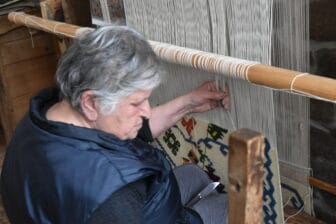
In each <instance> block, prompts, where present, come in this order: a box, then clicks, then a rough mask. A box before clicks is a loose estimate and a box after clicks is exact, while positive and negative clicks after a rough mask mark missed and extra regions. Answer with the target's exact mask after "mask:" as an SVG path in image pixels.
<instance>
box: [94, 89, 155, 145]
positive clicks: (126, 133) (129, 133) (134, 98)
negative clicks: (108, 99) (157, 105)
mask: <svg viewBox="0 0 336 224" xmlns="http://www.w3.org/2000/svg"><path fill="white" fill-rule="evenodd" d="M151 93H152V91H150V90H138V91H135V92H134V93H133V94H132V95H130V96H127V97H125V98H123V99H121V100H120V102H119V103H118V104H117V106H116V108H115V110H114V111H113V112H112V113H110V114H107V115H102V114H99V115H98V119H97V120H96V128H97V129H99V130H102V131H105V132H108V133H111V134H113V135H115V136H117V137H118V138H119V139H121V140H126V139H133V138H135V137H136V136H137V134H138V131H139V129H140V128H141V127H142V120H143V118H147V119H149V118H150V116H151V107H150V104H149V102H148V98H149V96H150V94H151Z"/></svg>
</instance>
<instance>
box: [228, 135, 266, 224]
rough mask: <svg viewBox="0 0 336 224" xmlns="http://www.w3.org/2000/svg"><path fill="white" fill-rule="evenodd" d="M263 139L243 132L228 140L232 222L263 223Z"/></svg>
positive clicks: (241, 223) (239, 223)
mask: <svg viewBox="0 0 336 224" xmlns="http://www.w3.org/2000/svg"><path fill="white" fill-rule="evenodd" d="M263 160H264V137H263V136H262V134H260V133H258V132H255V131H252V130H249V129H240V130H238V131H236V132H234V133H232V134H231V135H230V137H229V223H230V224H247V223H250V224H259V223H262V195H263V167H264V162H263Z"/></svg>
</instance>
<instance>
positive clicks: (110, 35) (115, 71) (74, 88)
mask: <svg viewBox="0 0 336 224" xmlns="http://www.w3.org/2000/svg"><path fill="white" fill-rule="evenodd" d="M56 81H57V84H58V86H59V88H60V91H61V96H62V97H63V98H64V99H66V100H67V101H68V102H69V103H70V104H71V105H72V107H73V108H75V109H76V110H78V111H81V105H80V100H81V95H82V93H83V92H84V91H86V90H92V91H93V93H94V95H95V100H97V102H98V103H99V106H100V110H101V112H103V113H109V112H112V111H113V110H114V109H115V106H116V104H117V103H118V102H119V101H120V99H121V98H123V97H126V96H129V95H131V94H132V93H134V91H137V90H152V89H153V88H155V87H157V86H158V85H159V83H160V66H159V61H158V59H157V57H156V55H155V53H154V52H153V50H152V48H151V46H150V45H149V43H148V42H147V41H146V40H145V38H144V37H143V36H142V35H140V34H139V33H137V32H136V31H134V30H131V29H130V28H127V27H124V26H106V27H102V28H99V29H97V30H95V31H93V32H90V33H85V34H83V35H82V36H81V37H79V38H78V39H76V40H74V43H73V44H72V45H71V47H69V49H68V50H67V51H66V52H65V53H64V55H63V56H62V58H61V60H60V62H59V65H58V68H57V71H56Z"/></svg>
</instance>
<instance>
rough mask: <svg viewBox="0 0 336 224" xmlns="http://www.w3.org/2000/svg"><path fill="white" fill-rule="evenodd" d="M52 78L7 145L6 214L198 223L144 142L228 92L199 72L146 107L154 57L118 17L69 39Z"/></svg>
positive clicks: (16, 219) (50, 219) (155, 70)
mask: <svg viewBox="0 0 336 224" xmlns="http://www.w3.org/2000/svg"><path fill="white" fill-rule="evenodd" d="M56 80H57V84H58V88H55V89H48V90H44V91H42V92H41V93H39V94H38V95H37V96H35V97H34V98H33V99H32V100H31V104H30V110H29V113H27V114H26V115H25V117H24V118H23V120H22V121H21V122H20V124H19V125H18V127H17V129H16V131H15V134H14V135H13V138H12V141H11V142H10V144H9V146H8V149H7V153H6V158H5V162H4V165H3V171H2V176H1V193H2V196H3V201H4V205H5V209H6V211H7V214H8V217H9V219H10V221H11V222H12V223H13V224H16V223H43V224H45V223H62V224H64V223H71V224H75V223H76V224H79V223H156V224H158V223H160V224H161V223H202V218H201V217H200V215H199V213H197V212H196V211H194V210H193V209H190V208H187V207H185V206H183V204H182V202H181V194H182V193H183V192H180V189H179V186H178V183H177V180H176V177H175V175H174V173H173V172H172V171H171V169H170V165H169V163H168V161H167V160H166V159H165V157H164V156H163V154H162V153H161V152H160V151H159V150H157V149H156V148H154V147H153V146H151V145H150V144H148V142H150V141H152V138H153V137H157V136H158V135H160V134H161V133H162V132H163V131H165V130H166V129H167V128H169V127H171V126H172V125H173V124H174V123H175V122H176V121H178V120H179V119H180V118H182V117H183V116H184V115H186V114H188V113H191V112H203V111H207V110H210V109H212V108H214V107H217V106H218V105H219V103H218V102H220V101H222V102H223V103H224V105H225V106H227V105H228V102H227V101H228V100H227V98H228V97H227V96H226V94H224V93H223V92H219V91H217V90H216V88H215V86H214V84H213V83H212V82H207V83H204V84H203V85H201V86H200V87H198V88H197V89H195V90H193V91H191V92H190V93H188V94H186V95H183V96H181V97H178V98H176V99H174V100H172V101H170V102H168V103H166V104H163V105H161V106H158V107H155V108H153V109H152V108H151V106H150V104H149V102H148V98H149V97H150V95H151V93H152V90H153V89H154V88H155V87H157V86H158V85H159V83H160V67H159V63H158V59H157V58H156V56H155V54H154V52H153V50H152V49H151V47H150V45H149V44H148V42H147V41H146V40H145V39H144V38H143V37H142V36H141V35H140V34H138V33H136V32H135V31H133V30H130V29H129V28H126V27H103V28H100V29H98V30H96V31H93V32H91V33H87V34H85V35H82V36H81V37H80V38H78V39H77V40H75V41H74V43H73V45H72V46H71V47H70V48H69V49H68V50H67V52H66V53H65V54H64V55H63V57H62V59H61V60H60V63H59V66H58V69H57V72H56ZM203 219H204V218H203ZM223 222H224V221H223Z"/></svg>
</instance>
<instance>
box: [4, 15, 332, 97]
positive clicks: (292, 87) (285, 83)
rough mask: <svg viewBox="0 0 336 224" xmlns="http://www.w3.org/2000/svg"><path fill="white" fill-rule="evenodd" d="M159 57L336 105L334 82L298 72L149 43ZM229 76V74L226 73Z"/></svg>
mask: <svg viewBox="0 0 336 224" xmlns="http://www.w3.org/2000/svg"><path fill="white" fill-rule="evenodd" d="M8 19H9V20H10V21H12V22H14V23H16V24H20V25H24V26H27V27H31V28H34V29H39V30H43V31H45V32H49V33H54V34H58V35H62V36H66V37H71V38H74V37H76V36H77V35H78V34H79V33H81V32H83V31H87V30H93V29H92V28H87V27H79V26H74V25H70V24H66V23H61V22H55V21H50V20H45V19H42V18H39V17H36V16H30V15H27V14H24V13H22V12H12V13H9V15H8ZM149 42H150V44H151V45H152V47H153V49H154V51H155V53H156V54H157V55H158V57H159V58H160V59H162V60H164V61H168V62H171V63H176V64H181V65H185V66H189V67H193V68H196V69H200V70H204V71H207V72H216V73H220V74H223V75H229V76H232V77H235V78H240V79H243V80H246V81H248V82H251V83H254V84H258V85H261V86H266V87H269V88H273V89H277V90H283V91H287V92H293V93H298V94H302V95H305V96H308V97H311V98H318V99H320V100H325V101H331V102H333V103H336V80H335V79H331V78H326V77H322V76H317V75H313V74H308V73H302V72H298V71H293V70H288V69H283V68H277V67H273V66H268V65H263V64H259V63H253V62H249V61H246V60H241V59H236V58H231V57H225V56H222V55H217V54H213V53H208V52H202V51H198V50H193V49H188V48H183V47H178V46H174V45H170V44H164V43H159V42H155V41H149ZM227 71H229V73H230V74H228V72H227Z"/></svg>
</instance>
